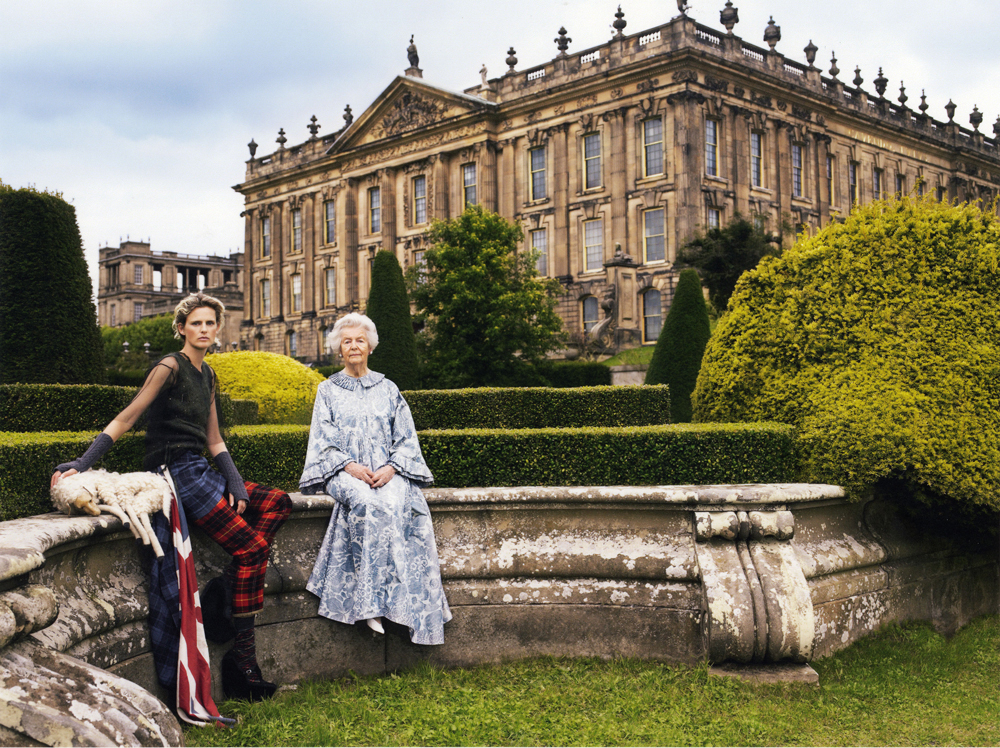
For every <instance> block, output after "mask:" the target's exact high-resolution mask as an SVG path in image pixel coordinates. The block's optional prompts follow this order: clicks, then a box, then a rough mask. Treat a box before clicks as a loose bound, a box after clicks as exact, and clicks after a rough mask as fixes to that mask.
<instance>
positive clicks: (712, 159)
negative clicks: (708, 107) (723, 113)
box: [705, 119, 719, 177]
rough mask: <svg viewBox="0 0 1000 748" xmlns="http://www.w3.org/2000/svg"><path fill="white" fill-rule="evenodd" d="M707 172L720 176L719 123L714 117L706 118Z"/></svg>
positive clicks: (712, 175) (713, 175) (709, 174)
mask: <svg viewBox="0 0 1000 748" xmlns="http://www.w3.org/2000/svg"><path fill="white" fill-rule="evenodd" d="M705 173H706V174H708V176H710V177H717V176H719V123H718V122H716V121H715V120H714V119H707V120H705Z"/></svg>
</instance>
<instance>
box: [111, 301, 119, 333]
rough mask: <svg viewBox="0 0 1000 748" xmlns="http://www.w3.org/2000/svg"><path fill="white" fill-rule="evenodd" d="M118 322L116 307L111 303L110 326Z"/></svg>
mask: <svg viewBox="0 0 1000 748" xmlns="http://www.w3.org/2000/svg"><path fill="white" fill-rule="evenodd" d="M117 324H118V309H117V308H116V307H115V305H114V304H112V305H111V326H112V327H114V326H115V325H117Z"/></svg>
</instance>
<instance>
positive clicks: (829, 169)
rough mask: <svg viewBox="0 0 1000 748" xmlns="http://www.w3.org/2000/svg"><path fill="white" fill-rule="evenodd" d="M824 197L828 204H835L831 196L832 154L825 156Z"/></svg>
mask: <svg viewBox="0 0 1000 748" xmlns="http://www.w3.org/2000/svg"><path fill="white" fill-rule="evenodd" d="M826 198H827V200H829V201H830V205H835V204H836V202H837V201H836V200H834V197H833V156H827V157H826Z"/></svg>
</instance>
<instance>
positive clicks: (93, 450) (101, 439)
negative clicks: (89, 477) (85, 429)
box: [53, 431, 115, 473]
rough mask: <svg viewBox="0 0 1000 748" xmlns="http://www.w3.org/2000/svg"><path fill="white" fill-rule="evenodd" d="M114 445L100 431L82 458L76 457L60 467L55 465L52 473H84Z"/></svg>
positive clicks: (112, 441) (110, 439)
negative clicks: (72, 471) (70, 471)
mask: <svg viewBox="0 0 1000 748" xmlns="http://www.w3.org/2000/svg"><path fill="white" fill-rule="evenodd" d="M114 444H115V440H114V439H112V438H111V437H110V436H108V435H107V434H105V433H104V432H103V431H102V432H101V433H100V434H98V435H97V438H96V439H94V441H93V442H92V443H91V445H90V446H89V447H87V451H86V452H84V453H83V455H82V456H80V457H77V458H76V459H75V460H73V461H72V462H64V463H62V464H61V465H56V469H55V471H53V472H56V473H65V472H66V471H67V470H76V472H78V473H85V472H86V471H88V470H90V468H91V467H92V466H93V464H94V463H95V462H97V461H98V460H99V459H101V458H102V457H104V455H106V454H107V453H108V450H109V449H111V448H112V447H113V446H114Z"/></svg>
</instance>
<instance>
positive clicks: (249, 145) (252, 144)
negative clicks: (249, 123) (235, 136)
mask: <svg viewBox="0 0 1000 748" xmlns="http://www.w3.org/2000/svg"><path fill="white" fill-rule="evenodd" d="M247 148H249V149H250V158H254V157H255V156H256V155H257V143H256V142H255V141H254V139H253V138H250V142H249V143H247Z"/></svg>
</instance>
